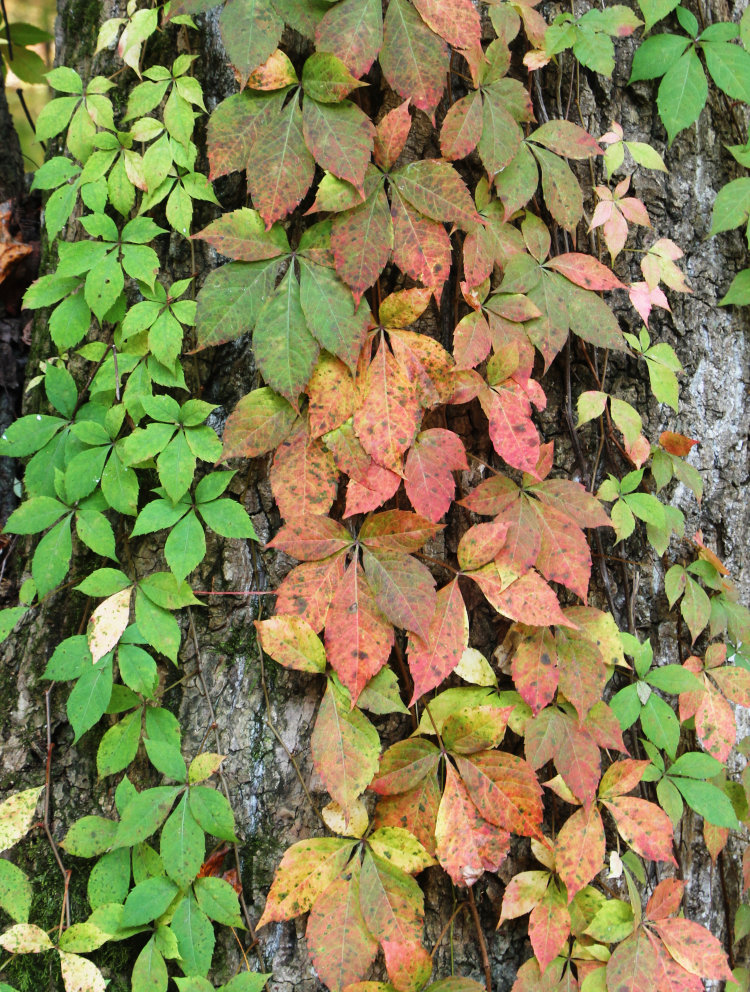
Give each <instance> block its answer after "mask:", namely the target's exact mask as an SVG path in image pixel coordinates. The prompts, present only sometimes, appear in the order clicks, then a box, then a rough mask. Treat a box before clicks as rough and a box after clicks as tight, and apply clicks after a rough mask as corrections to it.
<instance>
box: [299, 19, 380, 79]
mask: <svg viewBox="0 0 750 992" xmlns="http://www.w3.org/2000/svg"><path fill="white" fill-rule="evenodd" d="M315 42H316V46H317V49H318V51H323V52H333V53H334V54H335V55H337V56H338V57H339V58H340V59H341V61H342V62H343V63H344V64H345V65H346V66H348V68H349V69H350V70H351V72H353V73H354V75H355V76H357V77H361V76H364V75H365V73H367V72H368V71H369V69H370V66H371V65H372V63H373V62H374V61H375V58H376V57H377V54H378V52H379V51H380V48H381V45H382V44H383V10H382V6H381V4H380V3H379V2H378V0H343V2H342V3H337V4H335V5H333V6H331V7H330V8H329V10H328V11H327V12H326V13H325V14H324V15H323V17H322V19H321V21H320V23H319V24H318V27H317V29H316V31H315Z"/></svg>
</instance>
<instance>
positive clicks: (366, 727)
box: [311, 681, 380, 808]
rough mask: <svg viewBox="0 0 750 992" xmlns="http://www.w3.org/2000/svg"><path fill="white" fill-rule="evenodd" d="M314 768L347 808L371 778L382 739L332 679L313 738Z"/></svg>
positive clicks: (341, 804)
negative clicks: (352, 706)
mask: <svg viewBox="0 0 750 992" xmlns="http://www.w3.org/2000/svg"><path fill="white" fill-rule="evenodd" d="M311 748H312V756H313V762H314V763H315V769H316V771H317V772H318V774H319V775H320V777H321V778H322V779H323V782H324V784H325V787H326V789H328V792H329V794H330V796H331V798H332V799H335V800H336V802H337V803H339V805H340V806H342V807H344V808H346V807H347V806H348V805H349V804H350V803H351V802H353V801H354V800H355V799H357V798H358V797H359V796H360V795H361V794H362V793H363V792H364V791H365V789H366V788H367V786H368V785H369V784H370V782H371V781H372V778H373V776H374V775H375V772H376V770H377V766H378V753H379V750H380V738H379V737H378V733H377V731H376V730H375V728H374V727H373V725H372V724H371V723H370V721H369V720H368V719H367V717H366V716H364V714H363V713H361V712H360V710H358V709H356V707H354V708H351V706H350V704H349V701H348V699H346V698H345V697H344V694H343V693H342V691H341V690H340V689H337V688H336V687H335V686H334V683H333V682H331V681H329V682H328V686H327V688H326V692H325V695H324V696H323V701H322V702H321V704H320V709H319V710H318V717H317V720H316V721H315V728H314V730H313V733H312V738H311Z"/></svg>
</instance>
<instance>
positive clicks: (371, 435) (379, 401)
mask: <svg viewBox="0 0 750 992" xmlns="http://www.w3.org/2000/svg"><path fill="white" fill-rule="evenodd" d="M357 393H358V397H357V402H358V406H357V409H356V410H355V413H354V429H355V430H356V432H357V436H358V437H359V440H360V442H361V443H362V447H363V448H364V449H365V451H366V452H367V453H368V454H369V455H370V456H371V457H372V458H373V459H374V460H375V461H376V462H377V463H378V464H379V465H382V466H383V467H384V468H389V469H391V471H394V472H396V473H399V472H400V471H401V461H402V458H403V455H404V454H405V452H406V451H407V450H408V449H409V448H410V447H411V443H412V441H413V440H414V435H415V434H416V432H417V429H418V427H419V422H420V411H419V405H418V403H417V398H416V395H415V393H414V387H413V386H412V384H411V382H410V381H409V380H408V379H407V377H406V376H405V375H404V372H403V370H402V368H401V366H400V365H399V363H398V362H397V361H396V359H395V358H394V357H393V355H392V354H391V352H390V351H389V350H388V348H387V347H386V344H385V342H384V341H382V340H381V342H380V345H379V346H378V350H377V353H376V355H375V358H374V359H373V360H372V362H371V363H370V365H369V367H368V369H367V372H366V373H365V374H364V376H363V379H362V382H361V383H360V384H359V385H358V390H357Z"/></svg>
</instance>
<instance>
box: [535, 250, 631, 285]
mask: <svg viewBox="0 0 750 992" xmlns="http://www.w3.org/2000/svg"><path fill="white" fill-rule="evenodd" d="M547 268H548V269H554V270H555V271H556V272H559V273H560V275H563V276H565V278H566V279H570V281H571V282H573V283H575V284H576V286H582V287H583V289H595V290H606V289H625V288H626V287H625V285H624V284H623V283H621V282H620V280H619V279H618V278H617V276H616V275H615V274H614V272H612V271H610V269H608V268H607V266H606V265H602V263H601V262H599V261H597V260H596V259H595V258H592V256H591V255H581V254H579V253H578V252H575V251H571V252H568V253H567V254H566V255H558V256H557V257H556V258H551V259H550V260H549V261H548V262H547Z"/></svg>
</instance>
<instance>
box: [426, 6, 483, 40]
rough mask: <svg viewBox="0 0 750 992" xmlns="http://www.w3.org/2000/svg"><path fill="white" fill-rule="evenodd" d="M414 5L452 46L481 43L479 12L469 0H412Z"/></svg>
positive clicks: (433, 28)
mask: <svg viewBox="0 0 750 992" xmlns="http://www.w3.org/2000/svg"><path fill="white" fill-rule="evenodd" d="M414 6H415V7H416V8H417V10H418V11H419V13H420V14H421V15H422V20H424V21H425V22H426V23H427V24H429V26H430V27H431V28H432V30H433V31H434V32H435V33H436V34H439V35H440V37H441V38H444V39H445V40H446V41H447V42H448V44H449V45H452V46H453V48H476V47H477V45H479V44H480V43H481V40H482V38H481V26H480V23H479V13H478V12H477V9H476V7H475V6H474V5H473V4H472V2H471V0H414Z"/></svg>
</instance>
